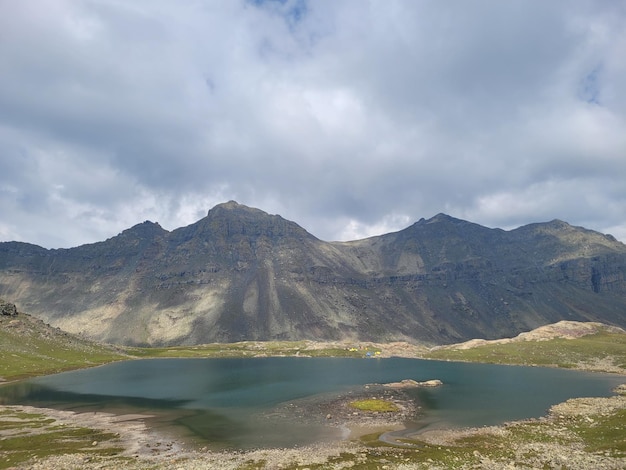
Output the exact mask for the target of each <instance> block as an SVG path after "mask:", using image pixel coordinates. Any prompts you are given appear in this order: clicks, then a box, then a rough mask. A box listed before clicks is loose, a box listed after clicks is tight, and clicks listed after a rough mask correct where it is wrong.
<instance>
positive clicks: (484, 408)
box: [0, 358, 623, 448]
mask: <svg viewBox="0 0 626 470" xmlns="http://www.w3.org/2000/svg"><path fill="white" fill-rule="evenodd" d="M407 378H410V379H414V380H417V381H424V380H429V379H440V380H442V381H443V382H444V385H443V386H442V387H439V388H435V389H431V388H428V389H427V388H422V389H415V390H412V391H410V392H409V393H410V394H411V397H412V399H414V400H415V401H416V402H419V404H420V405H421V406H422V408H423V410H425V413H426V415H425V417H424V419H425V422H426V421H427V422H445V423H449V424H450V425H457V426H477V425H490V424H498V423H501V422H504V421H509V420H515V419H523V418H529V417H539V416H541V415H543V414H545V412H546V410H547V409H548V408H549V407H550V406H551V405H553V404H555V403H558V402H561V401H564V400H566V399H568V398H572V397H579V396H608V395H610V394H611V389H612V388H613V387H614V386H616V385H617V384H619V383H621V382H623V378H622V377H616V376H611V375H606V374H591V373H582V372H575V371H568V370H559V369H544V368H530V367H506V366H496V365H486V364H462V363H451V362H439V361H424V360H417V359H399V358H392V359H343V358H342V359H328V358H323V359H321V358H256V359H150V360H141V361H128V362H121V363H114V364H109V365H107V366H103V367H97V368H93V369H85V370H80V371H74V372H66V373H62V374H57V375H52V376H46V377H39V378H35V379H31V380H27V381H22V382H19V383H14V384H7V385H4V386H2V387H0V403H2V404H28V405H34V406H42V407H55V408H64V409H72V410H75V411H85V410H89V411H106V412H117V413H128V412H133V413H137V412H139V413H145V414H150V415H156V416H157V417H158V421H159V422H160V423H161V425H168V426H172V425H174V426H179V427H183V428H184V429H186V430H187V432H189V433H191V434H192V435H193V436H195V438H196V439H199V440H203V441H206V442H210V443H211V445H213V446H217V447H231V448H250V447H275V446H294V445H303V444H308V443H311V442H313V441H317V440H320V439H322V438H326V439H333V438H338V436H339V435H340V431H339V430H337V431H336V432H335V433H333V432H329V428H327V427H324V426H323V425H321V424H319V422H316V421H314V420H311V422H304V421H302V420H300V421H297V420H293V419H291V420H290V419H278V418H276V419H268V418H267V416H268V415H270V414H271V413H270V412H271V410H272V409H273V408H275V407H277V406H279V405H281V404H285V403H288V402H290V401H295V400H299V399H304V398H307V399H316V397H319V399H320V400H322V399H323V397H324V396H325V395H324V394H328V393H341V392H346V391H348V390H350V389H353V388H354V387H358V386H362V385H365V384H368V383H386V382H396V381H400V380H402V379H407ZM412 425H413V426H415V427H419V426H421V425H423V423H413V424H412Z"/></svg>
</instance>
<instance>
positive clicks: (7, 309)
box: [0, 299, 17, 317]
mask: <svg viewBox="0 0 626 470" xmlns="http://www.w3.org/2000/svg"><path fill="white" fill-rule="evenodd" d="M0 315H6V316H10V317H14V316H16V315H17V307H16V306H15V304H10V303H9V302H5V301H4V300H1V299H0Z"/></svg>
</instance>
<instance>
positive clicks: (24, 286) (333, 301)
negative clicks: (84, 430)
mask: <svg viewBox="0 0 626 470" xmlns="http://www.w3.org/2000/svg"><path fill="white" fill-rule="evenodd" d="M0 296H2V297H4V298H9V299H12V300H13V301H14V302H16V303H17V304H18V305H19V307H20V308H21V309H22V310H25V311H28V312H30V313H32V314H33V315H35V316H37V317H39V318H41V319H43V320H45V321H46V322H49V323H50V324H52V325H54V326H58V327H60V328H62V329H64V330H67V331H69V332H72V333H78V334H84V335H86V336H88V337H90V338H92V339H96V340H100V341H107V342H112V343H120V344H138V345H176V344H181V345H189V344H198V343H206V342H214V341H219V342H225V341H241V340H269V339H285V340H297V339H313V340H337V339H361V340H370V341H379V342H380V341H391V340H404V341H419V342H426V343H430V344H446V343H454V342H460V341H465V340H469V339H471V338H486V339H497V338H502V337H510V336H515V335H517V334H518V333H520V332H522V331H526V330H530V329H534V328H537V327H539V326H542V325H545V324H549V323H555V322H558V321H560V320H573V321H597V322H602V323H607V324H612V325H616V326H620V327H626V246H625V245H624V244H622V243H620V242H618V241H617V240H615V238H613V237H612V236H610V235H604V234H601V233H598V232H594V231H592V230H588V229H585V228H582V227H574V226H571V225H569V224H567V223H566V222H563V221H559V220H554V221H551V222H546V223H536V224H530V225H526V226H523V227H520V228H517V229H515V230H511V231H505V230H501V229H491V228H486V227H483V226H480V225H478V224H475V223H471V222H468V221H464V220H461V219H456V218H454V217H450V216H448V215H445V214H437V215H436V216H434V217H432V218H430V219H420V220H419V221H418V222H416V223H414V224H412V225H410V226H409V227H407V228H405V229H404V230H400V231H398V232H393V233H389V234H385V235H381V236H376V237H371V238H367V239H363V240H355V241H350V242H325V241H322V240H319V239H318V238H316V237H315V236H313V235H311V234H310V233H308V232H307V231H306V230H304V229H303V228H302V227H300V226H299V225H298V224H296V223H294V222H291V221H288V220H286V219H284V218H282V217H281V216H279V215H270V214H268V213H266V212H264V211H262V210H260V209H256V208H251V207H247V206H244V205H241V204H238V203H237V202H235V201H229V202H227V203H224V204H219V205H217V206H215V207H214V208H212V209H211V210H209V211H208V213H207V215H206V217H204V218H202V219H200V220H199V221H197V222H195V223H193V224H191V225H188V226H186V227H181V228H178V229H176V230H172V231H167V230H165V229H163V228H162V227H161V226H160V225H158V224H157V223H154V222H150V221H145V222H143V223H140V224H137V225H135V226H133V227H131V228H129V229H127V230H124V231H123V232H122V233H120V234H119V235H117V236H115V237H112V238H110V239H108V240H105V241H102V242H98V243H92V244H88V245H82V246H79V247H75V248H70V249H61V250H46V249H44V248H41V247H38V246H36V245H31V244H27V243H21V242H5V243H0Z"/></svg>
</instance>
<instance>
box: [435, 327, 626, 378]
mask: <svg viewBox="0 0 626 470" xmlns="http://www.w3.org/2000/svg"><path fill="white" fill-rule="evenodd" d="M427 357H428V358H430V359H441V360H451V361H470V362H486V363H494V364H514V365H539V366H555V367H564V368H574V369H585V370H595V371H604V372H617V373H622V374H624V373H626V334H625V333H624V332H623V331H622V332H619V331H616V330H612V329H607V328H602V327H598V328H597V330H596V332H594V333H592V334H586V335H584V336H580V337H552V338H540V337H535V338H533V339H525V338H524V337H522V338H515V339H512V340H505V341H503V340H498V341H485V342H482V343H478V344H475V345H452V346H446V347H441V348H436V349H434V350H432V351H430V352H429V353H428V354H427Z"/></svg>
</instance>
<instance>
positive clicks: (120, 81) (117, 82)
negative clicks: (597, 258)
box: [0, 0, 626, 248]
mask: <svg viewBox="0 0 626 470" xmlns="http://www.w3.org/2000/svg"><path fill="white" fill-rule="evenodd" d="M231 199H234V200H236V201H238V202H240V203H243V204H246V205H249V206H254V207H258V208H260V209H263V210H265V211H266V212H269V213H273V214H280V215H282V216H283V217H285V218H287V219H290V220H293V221H295V222H297V223H299V224H300V225H302V226H303V227H304V228H306V229H307V230H308V231H309V232H311V233H313V234H314V235H316V236H318V237H320V238H322V239H325V240H347V239H356V238H362V237H365V236H370V235H375V234H380V233H384V232H389V231H394V230H398V229H402V228H404V227H406V226H408V225H410V224H411V223H413V222H415V221H416V220H418V219H419V218H421V217H425V218H429V217H432V216H434V215H435V214H437V213H439V212H445V213H447V214H450V215H453V216H455V217H459V218H463V219H466V220H470V221H473V222H477V223H480V224H482V225H486V226H489V227H501V228H505V229H510V228H514V227H517V226H520V225H523V224H526V223H531V222H539V221H547V220H551V219H555V218H558V219H562V220H566V221H568V222H570V223H571V224H574V225H582V226H585V227H588V228H592V229H594V230H599V231H601V232H604V233H611V234H613V235H615V236H616V237H617V238H619V239H620V240H622V241H626V3H625V2H623V1H616V0H588V1H585V0H551V1H545V0H507V1H500V0H490V1H486V0H485V1H481V0H475V1H466V0H458V1H454V0H452V1H446V2H442V1H436V2H433V1H421V0H370V1H366V0H179V1H173V0H23V1H12V0H0V241H8V240H20V241H26V242H30V243H36V244H38V245H42V246H44V247H47V248H59V247H71V246H77V245H79V244H83V243H89V242H94V241H100V240H104V239H106V238H109V237H111V236H114V235H116V234H117V233H119V232H120V231H122V230H124V229H126V228H128V227H131V226H132V225H135V224H136V223H139V222H142V221H144V220H152V221H155V222H159V223H160V224H161V225H162V226H163V227H164V228H166V229H168V230H172V229H174V228H177V227H180V226H184V225H187V224H189V223H192V222H195V221H196V220H198V219H200V218H201V217H203V216H205V215H206V212H207V211H208V209H210V208H211V207H213V206H214V205H215V204H218V203H220V202H225V201H228V200H231Z"/></svg>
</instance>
